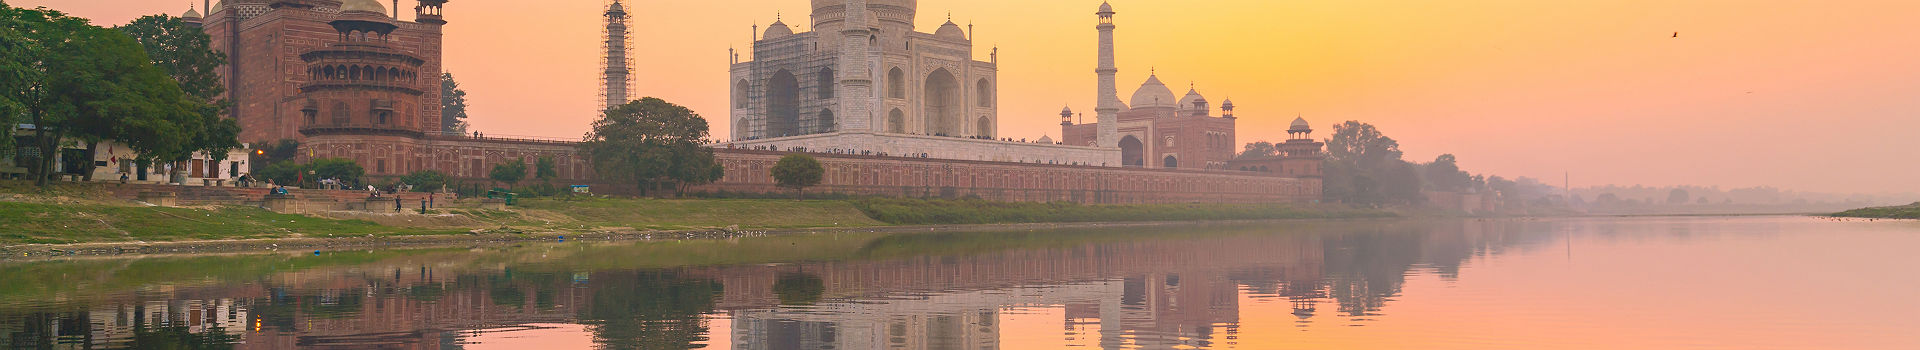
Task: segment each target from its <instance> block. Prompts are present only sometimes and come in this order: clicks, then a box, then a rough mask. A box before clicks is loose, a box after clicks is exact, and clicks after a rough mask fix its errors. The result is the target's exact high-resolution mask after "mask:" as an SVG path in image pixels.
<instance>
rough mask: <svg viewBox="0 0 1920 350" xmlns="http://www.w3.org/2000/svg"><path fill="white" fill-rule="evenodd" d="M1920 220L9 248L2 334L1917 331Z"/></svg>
mask: <svg viewBox="0 0 1920 350" xmlns="http://www.w3.org/2000/svg"><path fill="white" fill-rule="evenodd" d="M1916 248H1920V222H1913V221H1836V220H1831V219H1824V218H1809V217H1634V218H1565V219H1462V220H1397V221H1291V222H1276V223H1259V224H1195V225H1184V226H1164V227H1145V228H1142V227H1133V228H1107V229H1061V230H1050V231H1048V230H1042V231H1018V232H968V233H950V232H938V233H905V234H903V233H859V232H853V233H831V234H824V233H823V234H806V235H786V236H766V237H745V238H736V239H725V240H681V241H674V240H664V241H662V240H656V241H643V242H558V241H556V242H546V243H526V244H518V245H513V246H486V247H462V248H438V249H404V250H372V251H336V252H321V253H319V254H315V253H314V252H311V251H307V252H298V253H294V252H287V253H256V254H223V255H199V256H154V257H135V258H75V259H69V260H39V261H15V262H0V345H4V346H6V347H8V348H54V349H68V348H72V349H81V348H128V347H131V348H240V349H293V348H307V349H363V348H388V349H513V350H525V349H572V348H612V349H687V348H710V349H884V348H897V349H1059V348H1095V349H1098V348H1109V349H1135V348H1144V349H1179V348H1185V349H1192V348H1202V349H1328V348H1340V349H1401V348H1419V349H1920V254H1916Z"/></svg>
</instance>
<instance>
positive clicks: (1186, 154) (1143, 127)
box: [1060, 75, 1239, 169]
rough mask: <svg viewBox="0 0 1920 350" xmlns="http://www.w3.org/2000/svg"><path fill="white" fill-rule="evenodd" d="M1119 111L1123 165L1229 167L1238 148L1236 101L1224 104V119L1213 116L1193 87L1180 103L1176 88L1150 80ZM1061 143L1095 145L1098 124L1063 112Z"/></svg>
mask: <svg viewBox="0 0 1920 350" xmlns="http://www.w3.org/2000/svg"><path fill="white" fill-rule="evenodd" d="M1124 108H1126V109H1125V110H1123V111H1121V112H1120V113H1119V118H1118V121H1117V122H1116V123H1117V124H1119V125H1118V126H1117V127H1116V130H1118V131H1119V134H1118V135H1119V137H1120V143H1119V146H1120V164H1123V165H1125V166H1130V167H1146V168H1167V169H1230V168H1228V167H1227V161H1228V160H1230V159H1233V156H1234V153H1235V152H1234V151H1235V150H1237V149H1238V148H1239V146H1237V145H1235V144H1234V122H1235V121H1236V120H1237V119H1236V118H1235V117H1234V115H1233V100H1227V101H1226V102H1225V103H1222V104H1221V105H1220V111H1221V115H1220V116H1218V117H1215V116H1213V115H1212V112H1211V111H1210V109H1209V107H1208V104H1207V98H1206V97H1205V96H1201V95H1200V92H1199V91H1197V90H1194V89H1187V95H1186V97H1182V98H1180V99H1178V100H1176V99H1174V97H1173V90H1169V89H1167V85H1166V84H1163V83H1161V82H1160V77H1159V76H1157V75H1156V76H1148V77H1147V82H1146V83H1143V84H1140V89H1139V90H1135V91H1134V93H1133V100H1132V101H1131V102H1130V104H1129V105H1126V106H1124ZM1060 129H1061V142H1062V143H1066V144H1069V145H1095V144H1097V140H1096V139H1097V138H1098V135H1099V130H1100V125H1099V123H1087V124H1074V122H1073V110H1071V109H1065V110H1061V111H1060Z"/></svg>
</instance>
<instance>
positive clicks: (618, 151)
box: [580, 97, 717, 194]
mask: <svg viewBox="0 0 1920 350" xmlns="http://www.w3.org/2000/svg"><path fill="white" fill-rule="evenodd" d="M706 138H707V120H706V119H704V118H701V117H700V115H699V114H695V113H693V110H690V109H687V108H686V107H682V106H679V105H675V104H672V103H668V102H667V101H665V100H661V99H659V98H653V97H647V98H642V99H640V100H638V101H633V102H629V103H627V104H624V105H620V106H615V107H614V108H611V109H608V110H607V111H606V113H605V114H604V115H602V117H601V118H600V120H598V121H595V122H594V123H593V131H591V132H589V133H588V134H587V137H586V141H585V142H582V143H581V145H580V146H581V148H582V151H583V152H582V153H584V154H586V155H587V157H588V158H589V159H590V160H592V162H593V166H594V170H595V173H597V174H599V175H600V176H602V177H603V178H607V179H610V180H615V181H630V182H633V183H634V184H635V185H637V186H639V188H640V191H641V193H642V194H650V193H651V194H657V193H658V192H660V191H663V187H664V186H666V185H668V184H677V185H682V187H677V188H681V189H684V185H687V184H700V183H706V182H711V181H713V180H715V179H717V178H715V177H713V175H716V173H715V172H713V171H711V168H712V166H713V165H714V164H716V163H715V162H714V160H713V151H712V150H710V149H707V148H706V147H705V146H704V144H705V142H706V141H705V140H706Z"/></svg>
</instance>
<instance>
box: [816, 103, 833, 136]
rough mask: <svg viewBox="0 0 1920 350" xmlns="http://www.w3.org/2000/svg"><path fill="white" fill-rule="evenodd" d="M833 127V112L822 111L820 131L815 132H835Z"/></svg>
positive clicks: (828, 110) (829, 110)
mask: <svg viewBox="0 0 1920 350" xmlns="http://www.w3.org/2000/svg"><path fill="white" fill-rule="evenodd" d="M833 126H834V124H833V110H831V109H822V110H820V130H818V131H815V133H829V132H833Z"/></svg>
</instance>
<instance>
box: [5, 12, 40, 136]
mask: <svg viewBox="0 0 1920 350" xmlns="http://www.w3.org/2000/svg"><path fill="white" fill-rule="evenodd" d="M14 13H15V10H14V9H13V8H12V7H10V6H7V4H6V3H4V2H0V157H6V156H11V155H13V152H14V145H13V129H14V125H16V124H19V123H20V121H19V120H18V119H17V117H18V116H20V115H21V114H23V113H26V108H25V106H22V105H21V104H20V101H19V100H18V98H20V97H21V96H19V95H17V94H16V92H20V91H24V90H25V89H26V88H27V78H28V77H29V76H31V75H33V72H32V71H31V70H32V67H31V63H30V62H28V61H27V58H28V57H29V56H28V51H27V50H28V46H27V44H28V43H27V38H26V34H25V33H23V32H22V29H25V28H26V23H25V22H23V21H20V20H19V18H18V16H17V15H15V14H14ZM0 166H13V164H0Z"/></svg>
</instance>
